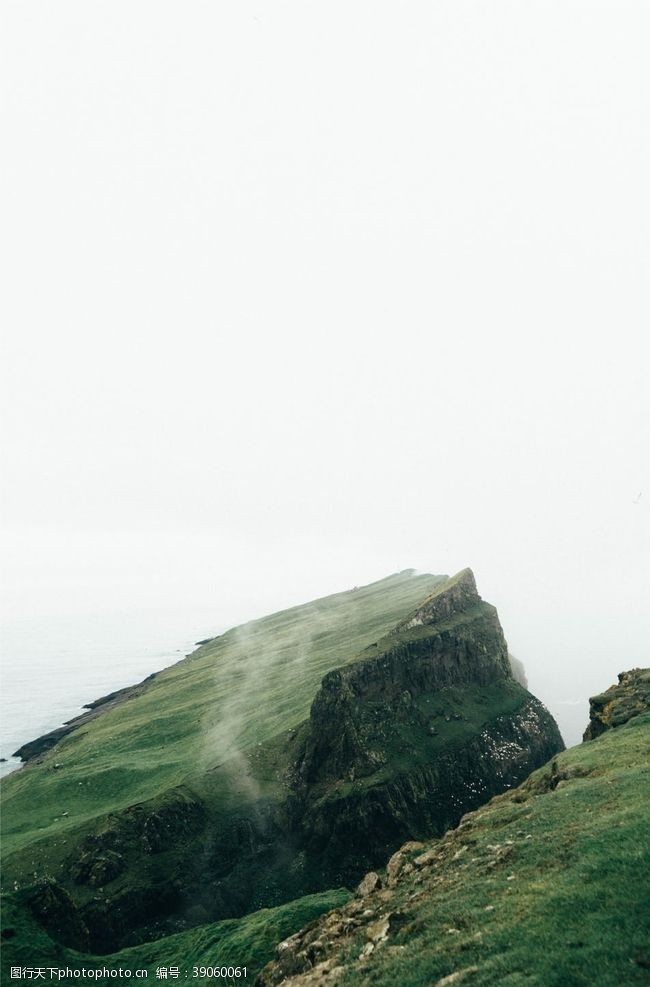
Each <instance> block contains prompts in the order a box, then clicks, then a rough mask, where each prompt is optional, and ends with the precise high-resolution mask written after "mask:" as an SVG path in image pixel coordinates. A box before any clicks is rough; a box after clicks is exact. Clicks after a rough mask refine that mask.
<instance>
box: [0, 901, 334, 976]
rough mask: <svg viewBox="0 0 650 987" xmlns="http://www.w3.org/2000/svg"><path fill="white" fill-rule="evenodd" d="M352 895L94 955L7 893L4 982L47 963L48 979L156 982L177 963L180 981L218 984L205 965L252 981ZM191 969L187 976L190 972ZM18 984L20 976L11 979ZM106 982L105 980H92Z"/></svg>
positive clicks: (294, 905)
mask: <svg viewBox="0 0 650 987" xmlns="http://www.w3.org/2000/svg"><path fill="white" fill-rule="evenodd" d="M349 897H350V895H349V892H347V891H343V890H340V891H327V892H324V893H323V894H314V895H307V896H305V897H304V898H301V899H300V900H298V901H290V902H288V903H287V904H285V905H281V906H279V907H278V908H269V909H263V910H261V911H259V912H254V913H252V914H251V915H246V916H245V917H244V918H242V919H228V920H226V921H223V922H215V923H212V924H210V925H204V926H199V927H197V928H195V929H192V930H190V931H189V932H183V933H179V934H178V935H174V936H168V937H167V938H165V939H163V940H159V941H157V942H148V943H143V944H142V945H141V946H137V947H133V948H131V949H123V950H121V951H120V952H119V953H113V954H111V955H109V956H91V955H87V954H83V953H79V952H77V951H75V950H73V949H66V948H65V947H63V946H61V945H60V944H59V943H55V942H54V941H53V940H52V939H51V938H50V937H49V936H48V935H47V934H46V933H45V932H44V931H43V929H42V927H41V926H40V925H38V924H37V923H36V922H34V920H33V919H32V918H31V917H30V916H29V914H28V913H27V912H26V910H25V909H24V908H23V907H22V906H21V904H20V902H19V900H18V898H17V896H16V895H7V896H5V898H4V900H3V902H2V906H3V907H2V912H3V933H4V936H6V935H7V930H10V936H11V938H5V940H4V945H5V947H6V948H4V949H3V950H2V961H1V966H0V969H1V973H2V981H1V982H2V984H8V983H9V982H10V979H11V978H10V972H11V969H10V968H11V967H15V966H20V967H25V968H35V967H41V968H45V970H46V974H45V979H46V981H47V982H50V974H49V970H48V968H49V967H56V968H59V969H64V968H70V969H71V970H73V971H74V970H81V969H85V970H86V971H89V970H103V969H104V968H106V969H108V970H109V971H119V970H120V969H123V970H130V971H131V972H132V973H134V972H135V971H136V970H140V971H142V970H146V971H147V976H146V977H145V978H140V980H139V981H138V980H136V978H135V976H133V977H131V978H129V979H126V978H124V977H120V976H117V977H113V976H110V977H104V978H102V979H103V982H110V983H112V984H131V985H133V984H135V983H137V982H142V980H146V981H154V982H158V978H157V977H156V971H157V970H158V969H159V968H167V969H168V970H169V968H171V967H177V968H178V970H179V976H178V982H180V981H181V980H182V981H186V980H187V981H189V982H190V983H192V984H214V983H215V978H214V977H202V976H201V975H200V974H199V975H198V976H194V975H193V974H194V969H195V968H198V969H199V970H200V968H201V967H215V966H216V967H219V968H221V967H226V968H227V967H240V968H243V967H245V968H246V975H245V976H244V975H243V973H242V976H240V977H238V978H236V979H235V978H231V979H229V978H227V977H226V978H221V977H220V978H219V982H221V983H224V982H225V983H239V984H252V983H253V980H254V979H255V976H256V974H257V973H258V972H259V970H260V969H261V968H262V967H263V966H264V964H265V963H266V962H268V960H270V959H271V956H272V955H273V949H274V946H275V945H276V944H277V943H278V942H279V941H280V940H281V939H284V938H285V937H286V936H289V935H291V934H292V933H293V932H295V931H296V930H297V929H299V928H300V927H301V926H302V925H304V924H305V923H307V922H311V921H312V920H313V919H315V918H316V917H317V916H318V915H320V914H321V913H322V912H324V911H327V910H328V909H330V908H336V907H340V906H341V905H343V904H344V903H345V902H346V901H347V900H348V899H349ZM186 973H187V977H186ZM13 982H14V983H16V982H18V983H20V981H16V980H14V981H13ZM54 982H55V983H60V984H65V985H70V987H72V985H75V987H76V985H78V984H79V983H81V982H82V978H81V977H79V978H76V977H74V976H73V977H67V976H64V977H63V978H62V979H61V980H59V979H58V978H54ZM91 982H93V983H95V982H102V980H101V979H100V980H98V981H91Z"/></svg>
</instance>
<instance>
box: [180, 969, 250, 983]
mask: <svg viewBox="0 0 650 987" xmlns="http://www.w3.org/2000/svg"><path fill="white" fill-rule="evenodd" d="M192 976H193V977H208V978H212V979H214V980H216V979H218V978H221V979H222V980H226V979H228V980H239V979H240V978H241V977H246V967H245V966H193V967H192Z"/></svg>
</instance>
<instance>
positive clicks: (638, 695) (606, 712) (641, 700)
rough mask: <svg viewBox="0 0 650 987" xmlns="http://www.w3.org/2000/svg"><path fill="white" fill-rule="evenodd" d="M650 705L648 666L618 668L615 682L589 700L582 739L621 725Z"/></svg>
mask: <svg viewBox="0 0 650 987" xmlns="http://www.w3.org/2000/svg"><path fill="white" fill-rule="evenodd" d="M649 709H650V669H647V668H633V669H632V670H631V671H629V672H621V673H620V674H619V676H618V684H617V685H612V686H610V687H609V689H607V691H606V692H603V693H601V694H600V695H599V696H592V697H591V699H590V700H589V726H588V727H587V729H586V730H585V732H584V736H583V740H594V739H595V738H596V737H599V736H600V734H601V733H604V732H605V730H610V729H612V728H613V727H619V726H622V724H623V723H627V721H628V720H630V719H631V718H632V717H633V716H638V714H639V713H644V712H646V711H647V710H649Z"/></svg>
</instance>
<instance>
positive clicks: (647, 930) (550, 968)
mask: <svg viewBox="0 0 650 987" xmlns="http://www.w3.org/2000/svg"><path fill="white" fill-rule="evenodd" d="M425 851H431V853H428V855H427V858H425V860H424V861H423V860H422V859H420V858H421V855H422V854H423V853H424V852H425ZM649 851H650V713H644V714H642V715H640V716H637V717H636V718H634V719H632V720H630V721H629V722H628V723H627V724H626V725H625V726H622V727H619V728H617V729H616V730H611V731H608V732H607V733H605V734H603V735H602V736H601V737H599V738H598V739H597V740H594V741H591V742H588V743H585V744H582V745H579V746H578V747H574V748H572V749H571V750H569V751H566V752H564V753H563V754H561V755H559V756H558V757H557V758H554V759H553V761H552V762H550V763H549V764H548V765H547V766H546V767H544V768H542V769H540V770H539V771H536V772H534V773H533V774H532V775H531V776H530V778H529V779H528V780H527V781H526V782H524V784H523V785H521V786H520V787H519V788H518V789H515V790H514V791H512V792H508V793H507V794H505V795H501V796H498V797H497V798H495V799H493V800H492V801H491V802H490V803H489V804H488V805H487V806H485V807H484V808H482V809H479V810H477V811H476V812H473V813H470V814H468V815H467V816H466V817H465V818H464V821H463V822H462V823H461V825H460V826H459V827H458V828H457V829H456V830H453V831H450V832H449V833H447V834H446V835H445V837H443V839H441V840H439V841H432V842H431V843H427V844H426V845H424V846H423V847H420V848H419V849H413V850H407V851H406V852H405V853H404V854H403V861H402V866H403V871H402V873H401V874H400V875H399V877H398V878H397V883H396V884H395V885H394V886H393V887H388V888H386V887H384V888H383V889H381V890H378V891H376V892H374V893H373V894H371V895H368V896H367V897H366V898H365V899H363V901H362V902H352V903H350V905H348V906H345V907H344V908H343V909H342V910H339V911H338V912H336V913H334V914H333V915H332V916H328V917H323V918H322V919H321V920H320V923H319V924H318V925H317V927H316V928H315V929H314V930H312V931H307V932H305V933H304V935H303V939H302V942H301V945H300V946H299V947H296V948H297V950H298V951H300V950H305V949H309V948H310V943H311V942H314V941H316V942H317V943H322V942H325V943H328V942H329V943H330V945H329V946H327V947H326V948H325V949H324V950H323V949H320V951H319V952H318V954H317V959H316V962H320V963H323V964H324V966H322V967H321V968H320V970H319V969H318V968H317V969H316V970H314V971H313V972H312V971H306V972H304V973H303V974H302V975H299V976H297V977H296V978H294V979H291V980H289V981H288V984H292V985H295V987H298V985H299V984H300V985H303V984H305V985H306V984H312V983H314V984H316V983H319V984H323V985H325V984H333V983H336V984H337V987H358V985H359V984H363V985H365V984H368V985H373V987H393V985H395V984H400V985H404V987H425V985H431V987H433V985H436V984H438V983H439V982H440V983H441V984H443V983H444V984H445V985H446V984H447V982H448V983H449V984H452V983H453V984H462V985H463V987H465V985H467V987H488V985H489V987H494V985H499V987H502V985H503V987H519V985H527V987H586V985H589V987H623V985H628V984H629V985H633V984H647V983H650V853H649ZM364 912H366V913H369V914H368V916H367V917H365V918H364V916H363V913H364ZM386 917H388V918H389V919H390V931H389V932H388V934H387V936H385V937H383V938H382V936H381V935H377V930H378V929H379V930H380V931H381V920H382V918H386ZM342 918H343V919H346V920H347V922H348V924H352V925H353V926H356V928H355V929H354V931H352V932H347V931H345V932H343V933H342V932H341V931H340V929H341V927H342V924H343V926H345V925H346V922H344V923H342V922H341V919H342ZM350 918H351V919H352V922H351V923H349V919H350ZM311 948H312V951H313V949H314V947H311ZM362 951H365V952H366V954H367V955H366V956H365V957H362ZM368 953H369V955H368ZM341 966H342V967H343V970H342V971H341ZM330 971H333V972H330ZM452 975H453V976H454V979H453V980H449V981H446V980H445V978H447V977H451V976H452ZM265 976H266V977H267V979H266V980H265V983H267V984H271V983H277V982H278V980H279V979H280V977H281V972H280V970H279V969H278V968H272V969H271V970H269V971H268V972H267V973H266V974H265Z"/></svg>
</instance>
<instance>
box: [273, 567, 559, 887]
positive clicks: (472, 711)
mask: <svg viewBox="0 0 650 987" xmlns="http://www.w3.org/2000/svg"><path fill="white" fill-rule="evenodd" d="M563 746H564V745H563V743H562V739H561V737H560V734H559V731H558V729H557V726H556V725H555V722H554V720H553V718H552V717H551V716H550V714H549V713H548V712H547V711H546V709H545V708H544V707H543V706H542V705H541V703H539V702H538V701H537V700H536V699H534V698H533V697H532V696H530V695H529V694H528V693H526V692H525V691H524V690H523V689H522V688H521V687H520V686H519V685H518V684H517V683H516V682H515V681H514V679H513V677H512V672H511V667H510V663H509V658H508V649H507V645H506V641H505V638H504V635H503V631H502V629H501V625H500V623H499V619H498V616H497V612H496V610H495V609H494V607H492V606H490V605H489V604H486V603H484V602H483V601H482V600H481V598H480V596H479V595H478V592H477V589H476V584H475V581H474V576H473V574H472V572H471V571H470V570H468V569H467V570H464V571H463V572H461V573H459V574H458V575H457V576H456V577H454V578H453V579H451V580H449V581H448V582H447V583H445V584H443V585H442V586H441V587H439V588H437V589H436V590H435V592H434V593H433V594H431V596H430V597H429V598H427V599H426V600H425V601H424V602H423V603H422V605H421V606H419V607H418V608H417V609H416V610H415V611H414V612H413V613H412V614H410V615H409V616H408V617H407V618H406V619H405V620H404V621H402V622H401V623H400V624H399V625H398V626H397V627H396V628H395V630H394V631H393V632H392V633H391V634H389V635H388V636H387V637H386V638H385V639H383V640H382V641H380V642H378V643H377V644H375V645H373V646H372V647H370V648H369V649H368V650H367V651H366V652H365V653H364V654H363V655H362V656H361V657H360V659H359V660H358V661H356V662H355V663H354V664H352V665H349V666H346V667H344V668H342V669H338V670H336V671H334V672H331V673H330V674H329V675H327V676H326V677H325V678H324V679H323V682H322V685H321V689H320V690H319V692H318V694H317V696H316V697H315V699H314V702H313V705H312V708H311V715H310V719H309V723H308V724H307V726H306V729H305V731H304V737H303V739H302V744H301V750H300V753H299V755H298V758H297V760H296V762H295V764H294V765H293V771H292V775H291V784H292V795H293V797H292V800H291V802H290V809H291V811H290V817H291V820H292V824H293V828H294V830H296V831H297V834H298V840H299V842H300V843H301V845H302V846H303V847H304V850H305V851H306V854H307V858H308V859H311V860H313V864H314V866H315V867H316V866H318V867H320V869H321V871H322V873H323V875H324V877H325V879H326V880H328V881H330V882H332V883H341V882H343V883H348V884H349V883H350V882H352V881H354V880H357V879H358V877H359V875H360V873H362V872H363V870H364V869H366V868H368V867H370V866H375V865H376V864H377V863H378V862H380V860H381V859H382V857H383V856H385V854H386V853H387V852H389V851H390V849H391V848H394V847H395V846H398V845H399V844H400V843H401V842H404V841H405V840H409V839H419V838H422V837H423V836H424V835H431V834H435V833H440V832H442V831H444V830H445V829H446V828H447V827H449V826H450V825H453V824H454V823H455V822H457V821H458V819H459V818H460V816H461V815H462V814H463V812H466V811H468V810H469V809H471V808H475V807H476V806H478V805H480V804H481V803H482V802H484V801H486V800H487V799H488V798H490V797H491V796H492V795H494V794H496V793H498V792H500V791H503V790H504V788H507V787H509V786H511V785H516V784H518V783H519V782H520V781H522V780H523V779H524V778H525V777H526V776H527V775H528V774H529V773H530V771H531V770H533V769H534V768H535V767H538V766H539V765H540V764H542V763H544V761H546V760H547V759H548V758H549V757H550V756H551V755H552V754H553V753H556V752H557V751H559V750H562V749H563Z"/></svg>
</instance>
